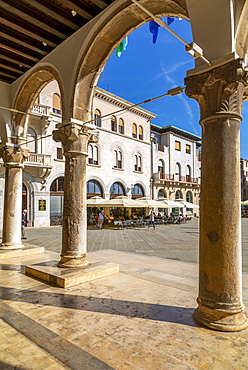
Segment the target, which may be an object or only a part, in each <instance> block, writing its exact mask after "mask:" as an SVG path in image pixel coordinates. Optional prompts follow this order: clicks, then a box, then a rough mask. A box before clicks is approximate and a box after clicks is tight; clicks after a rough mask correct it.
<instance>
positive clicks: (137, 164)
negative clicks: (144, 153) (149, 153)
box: [134, 154, 142, 172]
mask: <svg viewBox="0 0 248 370" xmlns="http://www.w3.org/2000/svg"><path fill="white" fill-rule="evenodd" d="M141 170H142V167H141V155H140V154H136V155H135V163H134V171H137V172H141Z"/></svg>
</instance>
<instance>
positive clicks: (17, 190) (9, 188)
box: [0, 166, 24, 249]
mask: <svg viewBox="0 0 248 370" xmlns="http://www.w3.org/2000/svg"><path fill="white" fill-rule="evenodd" d="M21 220H22V168H21V167H12V166H7V167H6V170H5V193H4V213H3V236H2V244H1V247H0V249H20V248H23V247H24V246H23V245H22V243H21Z"/></svg>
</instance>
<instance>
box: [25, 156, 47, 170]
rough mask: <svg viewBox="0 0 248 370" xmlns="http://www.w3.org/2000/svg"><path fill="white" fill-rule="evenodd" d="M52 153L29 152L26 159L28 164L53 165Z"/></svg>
mask: <svg viewBox="0 0 248 370" xmlns="http://www.w3.org/2000/svg"><path fill="white" fill-rule="evenodd" d="M51 157H52V156H51V155H50V154H37V153H29V155H28V158H27V159H26V161H25V165H26V164H28V165H29V164H30V165H33V166H39V167H40V166H41V167H42V166H49V167H50V166H51Z"/></svg>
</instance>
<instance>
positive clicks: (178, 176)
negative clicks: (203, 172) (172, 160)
mask: <svg viewBox="0 0 248 370" xmlns="http://www.w3.org/2000/svg"><path fill="white" fill-rule="evenodd" d="M175 180H176V181H181V165H180V163H176V165H175Z"/></svg>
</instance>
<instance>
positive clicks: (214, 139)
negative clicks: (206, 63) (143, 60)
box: [185, 60, 247, 331]
mask: <svg viewBox="0 0 248 370" xmlns="http://www.w3.org/2000/svg"><path fill="white" fill-rule="evenodd" d="M185 83H186V86H187V89H186V93H187V95H188V96H189V97H192V98H195V99H196V100H197V101H198V102H199V105H200V109H201V121H200V123H201V125H202V165H201V172H202V174H201V200H200V247H199V248H200V254H199V296H198V299H197V302H198V308H197V309H196V311H195V313H194V316H195V318H196V320H197V321H198V322H199V323H201V324H203V325H205V326H208V327H210V328H212V329H216V330H221V331H239V330H242V329H245V328H246V327H247V320H246V317H245V315H244V313H243V311H244V305H243V302H242V264H241V212H240V164H239V163H240V120H241V119H242V117H241V110H242V101H243V92H244V86H245V84H246V83H247V73H246V72H245V71H244V69H243V65H242V62H241V61H240V60H234V61H232V62H230V63H228V64H226V65H223V66H221V67H218V68H215V69H213V70H212V71H209V72H205V73H203V74H202V75H195V76H191V77H188V78H186V79H185Z"/></svg>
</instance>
